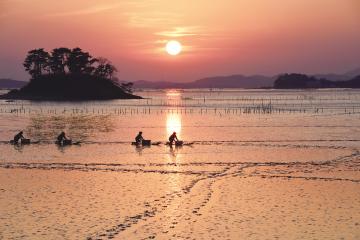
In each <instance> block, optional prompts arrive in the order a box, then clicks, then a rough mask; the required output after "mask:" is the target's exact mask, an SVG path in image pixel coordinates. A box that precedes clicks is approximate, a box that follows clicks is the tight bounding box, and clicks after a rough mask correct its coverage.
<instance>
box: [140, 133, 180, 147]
mask: <svg viewBox="0 0 360 240" xmlns="http://www.w3.org/2000/svg"><path fill="white" fill-rule="evenodd" d="M143 140H144V138H143V136H142V132H139V133H138V135H137V136H136V137H135V142H136V144H141V143H142V141H143ZM176 141H179V139H178V138H177V136H176V132H173V133H172V134H171V135H170V137H169V144H170V145H173V144H174V143H175V142H176Z"/></svg>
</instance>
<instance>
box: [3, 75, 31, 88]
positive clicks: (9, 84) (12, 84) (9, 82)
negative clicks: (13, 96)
mask: <svg viewBox="0 0 360 240" xmlns="http://www.w3.org/2000/svg"><path fill="white" fill-rule="evenodd" d="M26 84H27V82H24V81H19V80H13V79H9V78H1V79H0V89H13V88H21V87H23V86H25V85H26Z"/></svg>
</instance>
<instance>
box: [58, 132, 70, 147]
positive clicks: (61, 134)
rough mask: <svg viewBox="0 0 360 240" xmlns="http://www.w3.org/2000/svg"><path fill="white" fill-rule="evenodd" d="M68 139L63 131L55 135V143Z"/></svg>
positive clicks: (61, 142)
mask: <svg viewBox="0 0 360 240" xmlns="http://www.w3.org/2000/svg"><path fill="white" fill-rule="evenodd" d="M66 140H69V139H68V138H67V137H66V136H65V132H61V133H60V135H59V136H58V137H57V143H58V144H63V143H64V141H66Z"/></svg>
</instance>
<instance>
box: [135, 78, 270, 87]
mask: <svg viewBox="0 0 360 240" xmlns="http://www.w3.org/2000/svg"><path fill="white" fill-rule="evenodd" d="M275 79H276V77H267V76H262V75H252V76H244V75H230V76H216V77H208V78H202V79H199V80H196V81H193V82H186V83H179V82H166V81H161V82H150V81H145V80H139V81H134V87H135V88H158V89H165V88H185V89H186V88H261V87H271V86H272V85H273V83H274V81H275Z"/></svg>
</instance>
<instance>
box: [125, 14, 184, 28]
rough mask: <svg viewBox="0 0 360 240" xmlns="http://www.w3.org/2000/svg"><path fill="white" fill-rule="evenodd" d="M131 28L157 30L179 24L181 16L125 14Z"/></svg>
mask: <svg viewBox="0 0 360 240" xmlns="http://www.w3.org/2000/svg"><path fill="white" fill-rule="evenodd" d="M125 15H126V16H127V17H128V19H129V20H128V23H129V25H130V26H131V27H139V28H157V27H159V26H164V25H166V26H168V25H173V24H176V23H178V21H179V19H181V15H179V14H175V13H165V12H129V13H126V14H125Z"/></svg>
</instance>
